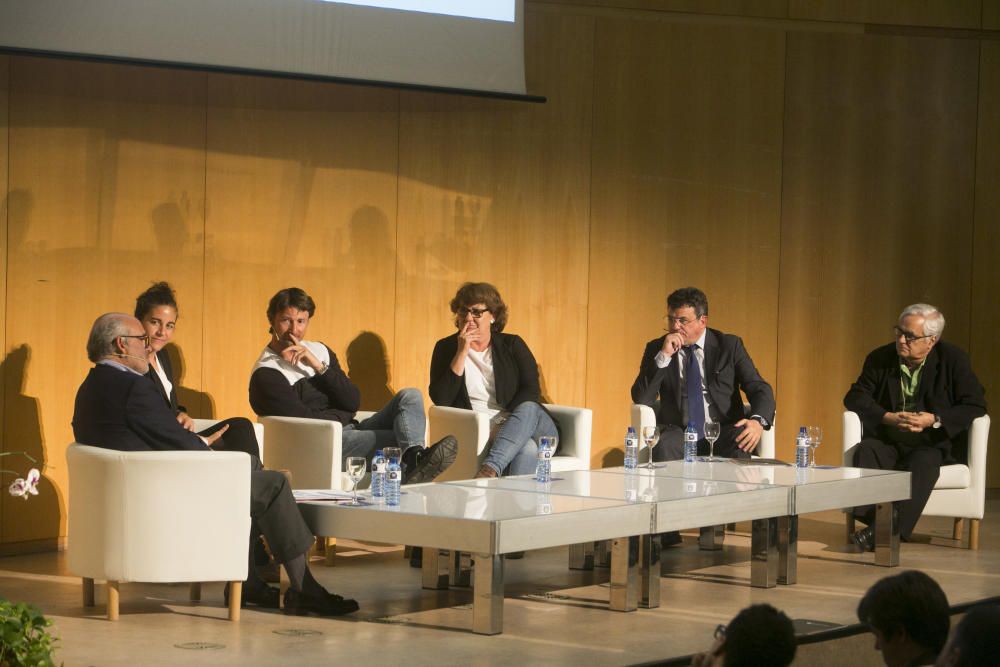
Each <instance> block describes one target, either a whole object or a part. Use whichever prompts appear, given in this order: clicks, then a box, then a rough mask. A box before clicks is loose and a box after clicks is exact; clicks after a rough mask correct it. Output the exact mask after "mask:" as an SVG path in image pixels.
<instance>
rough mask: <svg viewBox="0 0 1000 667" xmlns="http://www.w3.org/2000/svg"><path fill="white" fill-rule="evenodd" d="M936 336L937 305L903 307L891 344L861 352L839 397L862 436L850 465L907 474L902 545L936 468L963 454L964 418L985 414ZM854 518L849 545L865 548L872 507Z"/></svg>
mask: <svg viewBox="0 0 1000 667" xmlns="http://www.w3.org/2000/svg"><path fill="white" fill-rule="evenodd" d="M943 332H944V315H943V314H942V313H941V311H939V310H938V309H937V308H935V307H934V306H930V305H928V304H925V303H917V304H913V305H912V306H907V307H906V308H904V309H903V312H902V313H900V315H899V320H898V321H897V323H896V326H895V328H894V329H893V335H894V337H895V342H894V343H890V344H888V345H883V346H881V347H879V348H876V349H875V350H874V351H872V352H871V354H869V355H868V357H867V358H866V359H865V364H864V366H863V367H862V369H861V375H860V376H859V377H858V379H857V380H856V381H855V382H854V384H853V385H851V388H850V390H848V392H847V395H846V396H844V406H845V407H846V408H847V409H848V410H851V411H853V412H856V413H858V415H860V417H861V423H862V425H863V432H864V434H865V435H864V437H863V438H862V440H861V442H860V443H859V446H858V448H857V450H856V452H855V455H854V465H856V466H857V467H859V468H879V469H883V470H908V471H909V472H910V480H911V489H910V499H909V500H904V501H901V502H899V503H897V506H898V509H899V534H900V537H901V538H903V539H904V540H906V539H909V537H910V534H911V533H912V532H913V528H914V526H916V524H917V519H919V518H920V514H921V513H922V512H923V511H924V506H925V505H926V504H927V499H928V498H929V497H930V494H931V491H932V490H933V489H934V484H935V483H936V482H937V479H938V475H939V473H940V468H941V465H942V464H944V463H953V462H954V461H955V456H956V455H957V456H958V457H960V458H961V457H964V454H965V453H964V451H961V449H960V448H964V446H965V443H966V441H967V439H968V438H967V431H968V430H969V427H970V426H971V425H972V420H974V419H976V418H977V417H981V416H982V415H984V414H986V399H985V398H984V396H983V386H982V385H981V384H980V383H979V380H978V379H977V378H976V374H975V373H973V372H972V365H971V364H970V362H969V357H968V355H967V354H966V353H965V352H964V351H962V350H961V349H960V348H958V347H957V346H955V345H952V344H951V343H947V342H945V341H943V340H941V334H942V333H943ZM953 446H955V447H956V448H959V449H956V451H953V450H952V447H953ZM855 514H856V516H857V517H858V518H859V519H860V520H862V521H864V522H865V523H866V524H868V526H867V527H866V528H863V529H862V530H859V531H857V532H856V533H855V534H854V535H853V540H854V543H855V544H856V545H857V546H858V547H859V548H860V549H864V550H868V551H872V550H874V548H875V540H874V535H873V532H872V527H871V526H872V519H873V517H874V508H871V507H864V508H857V509H856V510H855Z"/></svg>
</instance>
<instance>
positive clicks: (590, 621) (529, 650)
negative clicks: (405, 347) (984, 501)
mask: <svg viewBox="0 0 1000 667" xmlns="http://www.w3.org/2000/svg"><path fill="white" fill-rule="evenodd" d="M995 510H1000V500H992V501H989V503H988V506H987V517H989V516H990V515H995ZM994 526H995V524H991V523H990V521H989V520H988V519H987V520H986V521H984V523H983V530H982V534H981V548H980V550H979V551H978V552H971V551H968V550H966V549H961V548H956V546H955V544H954V543H952V542H951V540H950V539H946V538H947V537H950V535H951V522H950V520H947V519H939V518H930V519H925V520H923V521H922V522H921V524H920V525H919V526H918V532H920V533H921V535H920V536H918V538H919V540H920V541H918V542H916V543H910V544H904V545H903V547H902V558H901V559H902V567H903V568H908V569H910V568H912V569H921V570H924V571H926V572H927V573H929V574H930V575H931V576H932V577H934V578H935V579H937V580H938V581H939V582H940V583H941V585H942V587H943V588H944V589H945V592H946V593H947V595H948V599H949V601H950V602H951V603H952V604H956V603H962V602H970V601H974V600H979V599H983V598H987V597H991V596H997V595H1000V529H997V528H995V527H994ZM738 529H740V530H738V531H737V533H736V534H729V535H727V537H726V547H725V549H723V550H722V551H721V552H703V551H699V550H698V548H697V546H696V545H695V539H694V534H693V533H692V534H691V535H686V536H685V544H684V545H683V546H681V547H677V548H673V549H670V550H668V551H667V552H666V553H665V554H664V559H665V560H666V561H668V562H669V563H670V564H671V569H672V572H673V573H672V574H670V575H669V576H666V577H663V578H662V579H661V581H660V585H661V596H662V604H661V606H660V607H659V608H658V609H651V610H639V611H636V612H632V613H627V614H625V613H616V612H612V611H609V610H608V609H607V600H608V587H607V570H596V571H595V572H593V573H590V572H574V571H570V570H568V569H567V568H566V560H567V558H566V556H567V553H566V549H565V548H563V549H547V550H543V551H536V552H529V553H528V554H527V556H526V557H525V558H524V559H523V560H518V561H507V562H506V566H505V567H506V580H507V587H506V601H505V607H504V633H503V634H502V635H499V636H494V637H483V636H479V635H475V634H472V632H471V630H470V628H471V625H472V608H471V602H472V596H471V591H470V590H468V589H458V590H451V591H423V590H421V589H420V573H419V571H418V570H414V569H411V568H410V567H409V566H408V564H407V563H406V562H405V561H404V560H403V558H402V548H401V547H383V546H378V545H366V544H358V543H354V542H345V541H342V542H341V543H340V545H339V549H338V556H337V564H336V565H335V566H334V567H325V566H323V565H321V564H319V563H315V564H314V566H313V567H314V572H316V574H317V578H318V579H319V580H320V581H321V582H322V583H323V584H324V585H326V586H327V587H328V588H329V589H331V590H333V591H336V592H338V593H341V594H343V595H346V596H350V597H354V598H357V600H358V601H359V603H360V604H361V611H359V612H358V613H356V614H354V615H352V616H350V617H348V618H344V619H321V618H298V617H286V616H284V615H282V614H280V613H274V612H260V611H252V610H244V611H243V617H242V620H241V621H240V622H239V623H230V622H228V621H226V620H225V619H226V612H225V609H224V608H223V606H222V584H206V585H205V586H204V588H203V594H202V602H200V603H192V602H189V601H188V586H187V585H181V584H177V585H152V584H124V585H123V586H122V603H121V619H120V620H119V621H118V622H114V623H112V622H109V621H107V620H106V619H105V617H104V613H105V607H104V600H105V595H104V590H103V586H101V585H98V592H97V601H98V606H97V607H94V608H90V609H84V608H83V607H82V606H81V593H80V583H79V579H78V578H75V577H73V576H71V575H70V574H69V573H68V572H67V571H66V565H65V557H64V556H63V555H62V554H56V553H49V554H38V555H31V556H17V557H9V558H4V559H0V595H2V596H4V597H7V598H11V599H16V600H26V601H29V602H32V603H34V604H35V605H37V606H39V607H40V608H41V609H42V610H43V611H44V612H45V613H46V614H47V615H48V616H49V617H50V618H52V620H53V621H54V622H55V627H54V633H55V634H56V635H58V637H59V638H60V644H59V645H60V649H59V651H58V653H57V654H56V657H57V660H59V661H62V662H64V663H65V664H66V665H67V666H75V665H102V666H103V665H108V666H110V665H174V664H179V663H184V664H185V665H190V666H192V667H193V666H195V665H240V666H247V665H278V664H280V665H294V664H327V663H333V662H335V661H336V662H340V661H347V660H350V661H351V662H352V663H354V664H372V665H381V664H405V665H407V666H412V665H423V664H435V665H441V664H463V665H465V664H471V665H507V664H517V665H531V664H538V663H542V662H545V663H548V664H577V665H622V664H630V663H636V662H645V661H650V660H655V659H662V658H668V657H672V656H677V655H685V654H689V653H691V652H694V651H697V650H701V649H703V648H705V647H707V646H708V645H709V644H710V643H711V640H710V637H711V633H712V631H713V629H714V628H715V626H716V625H717V624H719V623H724V622H726V621H728V620H729V619H730V618H731V617H732V616H733V615H734V614H735V613H736V612H737V611H739V610H740V609H741V608H742V607H744V606H746V605H748V604H752V603H756V602H768V603H770V604H773V605H775V606H776V607H779V608H781V609H784V610H785V611H786V613H788V614H789V616H791V617H792V618H795V619H811V620H816V621H820V622H822V623H824V624H835V625H843V624H850V623H854V622H856V617H855V608H856V606H857V603H858V600H859V599H860V597H861V595H862V594H863V593H864V591H865V590H866V589H867V588H868V586H870V585H871V584H872V583H874V582H875V581H877V580H878V579H879V578H881V577H883V576H886V575H888V574H891V573H893V572H898V571H900V570H898V569H897V570H887V569H883V568H879V567H876V566H874V565H872V564H871V560H872V557H871V554H867V555H855V554H849V553H846V551H845V549H844V547H842V546H841V540H842V537H843V523H842V518H841V515H840V514H839V513H837V512H825V513H820V514H814V515H809V516H806V517H803V518H802V519H801V521H800V542H799V567H798V581H799V583H798V584H797V585H795V586H779V587H777V588H772V589H766V590H765V589H755V588H750V587H749V585H748V584H749V576H750V568H749V542H750V540H749V536H748V533H747V532H746V531H747V530H748V525H743V524H740V525H739V526H738ZM928 539H930V542H928ZM198 642H201V643H205V644H208V645H209V646H207V647H206V646H202V647H200V648H184V645H186V644H187V645H191V644H193V643H198ZM854 650H855V652H857V651H860V655H855V654H852V656H851V662H852V664H853V665H854V667H860V666H861V665H867V664H871V665H878V664H881V661H880V659H879V657H878V655H877V654H876V653H875V651H874V650H873V649H872V648H871V642H868V641H867V640H864V642H860V641H859V642H856V643H855V649H854ZM820 653H821V652H817V651H815V647H813V650H812V651H811V652H810V653H808V654H806V653H805V652H804V651H803V653H802V654H801V655H802V658H801V659H799V660H797V662H796V664H815V661H816V660H817V659H818V658H817V656H818V655H819V654H820ZM809 656H812V657H809ZM829 664H835V663H829Z"/></svg>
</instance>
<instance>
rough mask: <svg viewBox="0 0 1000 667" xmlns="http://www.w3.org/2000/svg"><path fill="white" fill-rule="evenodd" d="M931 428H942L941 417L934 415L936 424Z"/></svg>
mask: <svg viewBox="0 0 1000 667" xmlns="http://www.w3.org/2000/svg"><path fill="white" fill-rule="evenodd" d="M931 428H941V417H939V416H938V415H934V423H933V424H931Z"/></svg>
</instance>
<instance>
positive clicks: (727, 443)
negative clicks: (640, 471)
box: [640, 424, 750, 461]
mask: <svg viewBox="0 0 1000 667" xmlns="http://www.w3.org/2000/svg"><path fill="white" fill-rule="evenodd" d="M661 429H662V430H661V431H660V444H658V445H656V447H654V448H653V460H654V461H679V460H681V459H683V458H684V429H683V428H681V427H680V426H674V425H671V424H668V425H665V426H661ZM721 431H722V432H721V433H720V434H719V439H718V440H716V441H715V455H716V456H725V457H727V458H732V459H748V458H750V455H749V454H747V453H746V452H744V451H743V450H742V449H740V448H739V447H737V446H736V438H737V436H739V434H740V433H742V432H743V429H742V427H741V428H736V427H735V426H733V425H732V424H723V425H722V429H721ZM640 435H641V434H640ZM698 455H699V456H708V440H705V439H704V438H702V439H701V440H699V441H698Z"/></svg>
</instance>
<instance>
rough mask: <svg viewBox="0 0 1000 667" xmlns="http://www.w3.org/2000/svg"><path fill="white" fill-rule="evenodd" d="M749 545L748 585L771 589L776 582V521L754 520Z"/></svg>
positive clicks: (774, 519)
mask: <svg viewBox="0 0 1000 667" xmlns="http://www.w3.org/2000/svg"><path fill="white" fill-rule="evenodd" d="M750 544H751V546H750V585H751V586H755V587H757V588H773V587H774V586H775V585H776V584H777V582H778V519H777V518H771V519H754V520H753V529H752V536H751V538H750Z"/></svg>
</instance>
